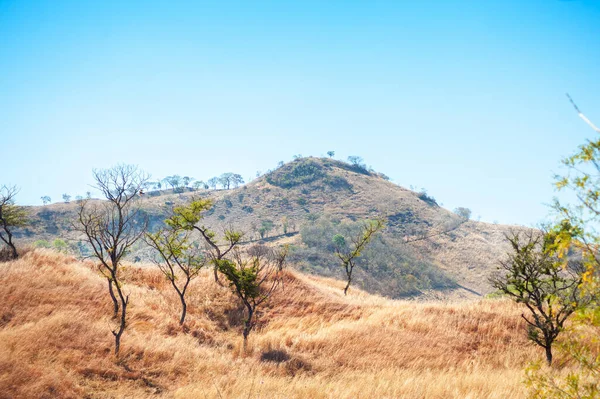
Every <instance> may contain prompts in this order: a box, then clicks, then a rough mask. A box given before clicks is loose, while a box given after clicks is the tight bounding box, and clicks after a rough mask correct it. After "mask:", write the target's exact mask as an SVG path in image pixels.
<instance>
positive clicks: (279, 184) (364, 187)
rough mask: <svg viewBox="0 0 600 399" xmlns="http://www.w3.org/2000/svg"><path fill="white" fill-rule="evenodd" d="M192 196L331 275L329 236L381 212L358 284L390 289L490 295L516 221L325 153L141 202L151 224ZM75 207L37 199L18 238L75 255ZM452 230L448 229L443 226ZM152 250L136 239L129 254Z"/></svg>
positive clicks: (303, 266) (137, 256)
mask: <svg viewBox="0 0 600 399" xmlns="http://www.w3.org/2000/svg"><path fill="white" fill-rule="evenodd" d="M194 196H201V197H205V198H211V199H212V200H213V201H214V202H215V205H214V207H213V209H211V210H210V211H209V212H207V214H206V215H205V224H206V225H208V226H211V227H212V228H213V229H214V230H216V231H220V230H222V228H224V227H225V226H229V225H233V226H234V227H236V228H238V229H241V230H242V231H245V232H246V240H247V241H257V240H261V239H262V240H263V241H265V242H268V243H272V244H278V243H283V242H285V243H290V244H292V249H293V251H292V257H291V260H292V262H293V266H294V267H295V268H297V269H299V270H302V271H304V272H308V273H315V274H319V275H323V276H328V277H335V278H340V277H341V273H340V270H339V266H338V263H337V261H336V260H335V258H334V257H333V256H332V251H331V248H330V246H331V237H333V234H335V233H336V232H338V231H339V230H340V229H346V230H347V231H351V229H352V226H353V223H356V222H358V221H361V220H364V219H369V218H375V217H380V216H383V217H385V218H386V219H387V221H388V223H387V228H386V230H385V232H384V233H383V234H382V236H381V237H380V238H379V239H378V240H377V242H376V243H373V246H372V248H371V249H370V251H369V252H368V253H366V254H365V256H364V257H363V258H362V259H361V264H360V266H361V267H360V268H359V269H358V270H357V272H356V275H357V276H356V285H357V286H358V287H362V288H364V289H366V290H368V291H370V292H373V293H378V294H382V295H386V296H390V297H404V296H415V295H417V296H424V297H448V296H453V297H455V296H458V297H464V296H478V295H483V294H486V293H488V292H489V291H490V286H489V285H488V282H487V278H488V276H489V274H490V272H491V271H492V270H493V269H494V267H495V264H496V262H497V260H498V259H499V258H500V257H501V256H503V255H504V253H505V250H506V245H505V243H504V234H505V233H506V232H508V231H509V230H510V229H512V228H515V227H514V226H512V227H511V226H502V225H493V224H488V223H480V222H475V221H468V222H466V223H462V222H463V220H461V218H459V217H458V216H457V215H455V214H454V213H452V212H449V211H448V210H446V209H444V208H442V207H440V206H438V205H437V203H436V202H435V200H434V199H433V198H431V197H429V196H427V195H423V194H422V193H417V192H413V191H411V190H408V189H405V188H402V187H400V186H398V185H395V184H393V183H391V182H389V181H387V180H386V179H385V178H384V176H383V175H380V174H378V173H373V172H369V171H367V170H366V169H363V168H360V167H358V168H357V167H355V166H353V165H349V164H347V163H344V162H340V161H336V160H331V159H323V158H301V159H297V160H295V161H293V162H290V163H288V164H285V165H283V166H282V167H280V168H278V169H276V170H274V171H272V172H269V173H268V174H266V175H265V176H263V177H261V178H259V179H256V180H254V181H252V182H250V183H249V184H247V185H245V186H242V187H240V188H237V189H231V190H201V191H196V192H190V191H189V190H188V191H186V192H183V193H180V194H174V193H172V192H170V191H169V192H164V191H163V192H159V191H154V192H149V193H147V194H146V195H145V196H144V197H143V198H142V199H141V200H140V204H141V206H142V208H143V210H144V213H145V214H146V215H147V216H148V217H149V220H150V226H151V228H157V227H158V226H160V225H161V224H162V221H163V220H164V217H165V216H166V215H168V213H169V212H170V210H171V209H172V207H173V206H174V205H177V204H181V203H184V202H186V201H189V200H190V198H192V197H194ZM76 209H77V204H75V203H70V204H52V205H48V206H44V207H32V208H31V214H32V216H33V223H32V225H31V226H30V227H28V228H27V229H24V230H22V231H19V232H18V233H19V234H18V238H19V239H21V241H22V242H29V243H34V242H36V241H38V243H39V240H45V241H48V242H51V241H52V240H54V239H55V238H57V237H59V238H62V239H65V240H66V241H67V242H68V244H69V245H70V247H71V249H72V251H74V253H79V252H85V250H86V249H85V245H83V243H82V242H81V237H79V236H78V235H77V234H76V233H74V232H73V231H71V223H72V222H73V221H74V220H75V212H76ZM261 227H262V228H263V230H261ZM446 230H451V231H449V232H448V233H446V234H439V232H441V231H446ZM261 234H262V237H261ZM423 236H425V237H428V238H427V239H420V238H421V237H423ZM315 237H319V239H318V240H316V239H315ZM407 241H409V242H408V243H407ZM148 256H150V255H149V254H148V251H147V249H146V248H144V247H143V246H142V245H140V246H138V247H137V248H136V249H135V251H134V253H133V254H132V255H131V260H147V259H148Z"/></svg>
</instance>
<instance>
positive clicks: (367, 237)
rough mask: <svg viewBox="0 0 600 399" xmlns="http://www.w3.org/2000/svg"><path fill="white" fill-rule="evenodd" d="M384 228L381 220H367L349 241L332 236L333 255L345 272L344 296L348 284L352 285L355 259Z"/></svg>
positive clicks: (338, 236)
mask: <svg viewBox="0 0 600 399" xmlns="http://www.w3.org/2000/svg"><path fill="white" fill-rule="evenodd" d="M384 226H385V222H384V220H383V219H375V220H367V221H365V222H363V223H362V225H361V226H360V230H359V232H358V233H357V234H356V235H354V236H352V237H349V239H346V237H344V236H343V235H341V234H336V235H335V236H333V239H332V240H333V244H334V245H335V254H336V255H337V257H338V258H339V259H340V261H341V262H342V267H343V268H344V271H345V272H346V278H347V283H346V286H345V287H344V295H346V294H347V293H348V288H350V284H351V283H352V272H353V270H354V267H355V265H356V263H355V262H356V259H357V258H358V257H359V256H360V255H361V253H362V251H363V250H364V249H365V247H366V246H367V245H368V244H369V242H370V241H371V239H372V238H373V237H374V236H375V234H376V233H377V232H379V231H380V230H382V229H383V227H384Z"/></svg>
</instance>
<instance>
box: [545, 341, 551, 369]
mask: <svg viewBox="0 0 600 399" xmlns="http://www.w3.org/2000/svg"><path fill="white" fill-rule="evenodd" d="M545 349H546V361H547V362H548V366H552V345H550V344H548V345H546V348H545Z"/></svg>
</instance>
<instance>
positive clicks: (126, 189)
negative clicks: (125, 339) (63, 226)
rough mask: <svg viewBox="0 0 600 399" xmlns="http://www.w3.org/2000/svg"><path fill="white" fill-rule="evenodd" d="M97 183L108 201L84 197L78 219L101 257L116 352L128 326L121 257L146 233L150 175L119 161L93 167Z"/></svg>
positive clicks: (94, 254)
mask: <svg viewBox="0 0 600 399" xmlns="http://www.w3.org/2000/svg"><path fill="white" fill-rule="evenodd" d="M93 175H94V180H95V183H96V185H95V187H96V188H97V189H98V190H99V191H100V192H101V193H102V194H103V196H104V198H105V199H106V201H103V202H101V203H100V202H96V201H94V202H92V201H90V200H84V201H82V202H81V204H79V211H78V223H76V224H75V226H74V227H76V228H77V229H78V230H79V231H80V232H82V233H83V235H84V237H85V240H86V241H87V243H88V244H89V245H90V246H91V248H92V253H93V256H94V257H95V258H96V259H97V260H98V261H99V265H98V270H99V271H100V273H101V274H102V275H103V276H104V277H105V278H106V280H107V283H108V292H109V295H110V297H111V299H112V301H113V318H114V319H117V320H118V324H117V326H116V327H115V328H114V329H112V330H111V332H112V334H113V336H114V338H115V355H117V356H118V354H119V349H120V347H121V337H122V335H123V333H124V332H125V328H126V326H127V306H128V305H129V295H128V294H126V293H125V291H124V287H123V281H122V277H121V271H122V260H123V258H124V256H125V255H127V253H128V252H129V251H130V249H131V247H132V246H133V245H134V244H135V243H136V242H137V241H138V240H139V239H140V238H142V237H143V236H144V234H145V232H146V229H147V226H148V219H147V217H145V216H144V214H143V213H142V212H140V207H139V201H137V199H138V198H139V194H140V191H142V189H143V187H145V184H146V182H147V181H148V175H146V174H145V173H144V172H142V171H140V170H139V169H138V168H137V167H136V166H133V165H117V166H115V167H113V168H111V169H101V170H94V171H93Z"/></svg>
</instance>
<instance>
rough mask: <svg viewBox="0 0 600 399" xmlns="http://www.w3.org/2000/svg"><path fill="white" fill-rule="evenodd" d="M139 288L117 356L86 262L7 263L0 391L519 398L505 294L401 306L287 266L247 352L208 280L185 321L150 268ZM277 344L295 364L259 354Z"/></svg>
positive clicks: (0, 285) (518, 339) (33, 257)
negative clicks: (501, 297)
mask: <svg viewBox="0 0 600 399" xmlns="http://www.w3.org/2000/svg"><path fill="white" fill-rule="evenodd" d="M125 274H126V276H127V284H126V290H127V292H129V293H130V294H131V306H130V314H131V317H130V322H129V329H128V330H127V332H126V333H125V335H124V338H123V344H122V350H123V354H122V357H121V359H119V360H116V359H115V358H114V357H113V355H112V344H113V342H112V336H111V335H110V332H109V327H110V320H109V317H107V316H109V315H110V312H111V306H110V303H109V298H108V296H107V293H106V284H105V281H104V280H103V279H102V278H100V277H99V276H98V275H97V274H96V273H95V272H94V270H93V267H92V264H91V263H80V262H78V261H76V260H75V259H74V258H70V257H66V256H64V255H61V254H57V253H55V252H52V251H48V250H36V251H34V252H30V253H28V254H26V255H25V256H24V257H23V258H22V259H20V260H18V261H15V262H11V263H5V264H0V398H33V397H36V398H57V397H72V398H82V397H85V398H125V397H127V398H143V397H161V398H162V397H165V398H173V397H174V398H198V397H199V398H204V397H206V398H217V397H223V398H241V397H243V398H259V397H261V398H277V397H280V398H284V397H285V398H305V397H313V398H358V397H364V398H370V397H403V398H445V399H446V398H461V399H463V398H479V399H481V398H520V397H523V392H522V387H521V385H520V381H521V379H522V377H523V374H522V371H521V369H522V367H523V365H524V362H525V359H527V358H536V357H538V351H537V350H536V349H535V348H533V347H532V346H531V345H529V344H528V343H527V342H526V340H525V334H524V331H523V325H522V324H523V323H522V322H521V320H520V317H519V315H520V310H519V309H518V308H517V307H516V306H515V305H512V304H511V303H509V302H506V301H498V300H480V301H475V302H465V303H458V304H442V303H420V302H410V301H392V300H388V299H384V298H381V297H375V296H371V295H368V294H366V293H364V292H360V291H358V290H352V291H351V293H350V295H349V296H348V297H344V296H343V295H341V283H340V282H338V281H336V280H330V279H324V278H320V277H315V276H307V275H302V274H299V273H297V272H289V273H288V274H287V276H286V281H285V290H284V291H283V292H281V293H280V294H279V295H278V296H277V297H275V298H274V299H273V301H272V304H273V305H275V304H276V305H277V306H276V307H273V308H271V309H268V310H267V311H266V312H265V313H264V314H263V315H262V317H261V324H260V326H259V329H258V330H257V331H255V332H253V333H252V335H251V341H250V351H251V353H249V354H247V355H242V354H241V353H240V352H241V351H240V344H241V335H240V325H241V319H242V316H241V314H240V311H239V308H238V306H237V305H236V301H235V299H234V298H233V297H232V295H231V294H230V292H229V290H228V289H227V288H224V287H219V286H218V285H217V284H215V283H214V281H212V280H211V278H210V276H208V275H205V276H203V277H201V278H199V279H198V280H196V281H195V282H194V284H193V286H192V287H191V291H190V300H189V302H190V304H189V315H188V317H189V319H188V320H189V321H188V325H187V327H186V329H185V330H184V331H182V330H181V329H180V328H179V327H178V325H177V317H178V311H179V309H178V301H177V298H176V297H175V296H174V295H173V293H172V292H171V288H170V287H169V286H168V284H167V282H166V281H165V280H164V279H163V278H161V276H160V275H159V274H158V273H157V272H156V271H155V270H154V269H153V268H138V267H131V268H129V269H128V270H127V271H126V272H125ZM272 350H282V351H284V352H285V353H286V354H287V355H288V356H289V360H286V361H284V362H281V363H276V362H272V361H264V360H261V356H263V354H264V353H267V352H268V351H272Z"/></svg>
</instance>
